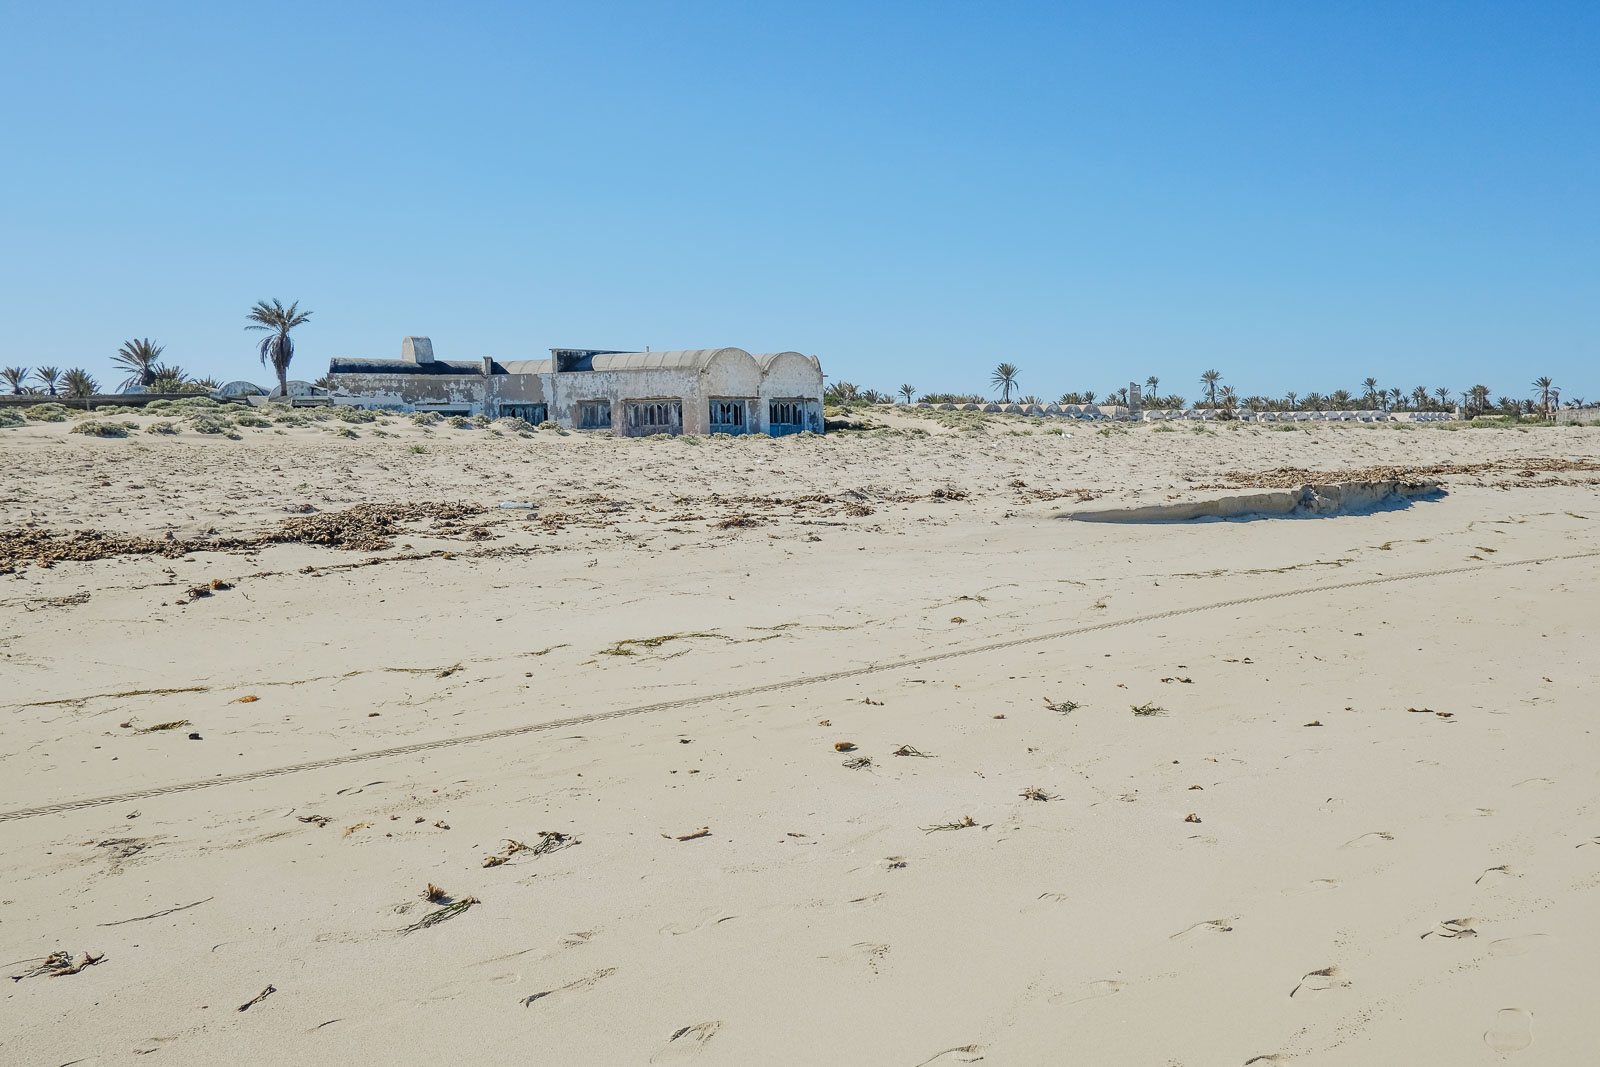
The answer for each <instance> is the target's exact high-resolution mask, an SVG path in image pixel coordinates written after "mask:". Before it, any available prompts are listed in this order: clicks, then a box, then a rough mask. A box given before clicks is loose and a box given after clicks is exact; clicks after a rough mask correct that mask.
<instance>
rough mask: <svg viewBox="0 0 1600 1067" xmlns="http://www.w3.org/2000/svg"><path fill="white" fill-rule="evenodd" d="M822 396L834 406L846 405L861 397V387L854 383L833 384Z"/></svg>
mask: <svg viewBox="0 0 1600 1067" xmlns="http://www.w3.org/2000/svg"><path fill="white" fill-rule="evenodd" d="M822 395H823V396H824V397H826V398H827V399H829V400H832V401H833V402H834V403H836V404H845V405H848V404H849V403H850V402H851V401H853V400H855V399H856V397H858V396H860V395H861V387H860V386H858V385H856V384H855V383H854V382H834V383H833V384H832V385H830V386H828V391H827V392H826V393H824V394H822Z"/></svg>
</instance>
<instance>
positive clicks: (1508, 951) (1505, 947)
mask: <svg viewBox="0 0 1600 1067" xmlns="http://www.w3.org/2000/svg"><path fill="white" fill-rule="evenodd" d="M1554 943H1555V937H1554V936H1553V935H1551V934H1523V935H1522V936H1521V937H1504V938H1501V939H1500V940H1499V941H1491V942H1489V953H1490V955H1494V956H1526V955H1527V954H1528V953H1530V952H1532V951H1534V950H1535V949H1541V948H1544V947H1545V946H1546V945H1551V944H1554Z"/></svg>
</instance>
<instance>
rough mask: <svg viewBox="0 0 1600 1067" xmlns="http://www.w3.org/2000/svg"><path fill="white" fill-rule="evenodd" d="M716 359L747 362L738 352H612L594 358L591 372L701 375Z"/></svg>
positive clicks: (741, 353)
mask: <svg viewBox="0 0 1600 1067" xmlns="http://www.w3.org/2000/svg"><path fill="white" fill-rule="evenodd" d="M718 357H722V358H724V359H729V358H731V359H734V360H741V359H743V360H748V359H750V358H751V356H750V353H748V352H746V351H745V350H744V349H742V348H686V349H682V350H680V351H676V352H616V353H610V354H606V355H598V356H595V357H594V359H593V361H592V364H591V365H592V366H593V367H594V369H595V370H693V371H702V370H705V369H706V368H707V367H709V366H711V364H712V362H713V361H714V360H716V359H717V358H718Z"/></svg>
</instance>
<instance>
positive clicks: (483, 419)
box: [472, 415, 492, 430]
mask: <svg viewBox="0 0 1600 1067" xmlns="http://www.w3.org/2000/svg"><path fill="white" fill-rule="evenodd" d="M491 421H492V420H491V419H490V418H489V416H487V415H474V416H472V425H474V426H476V427H477V428H478V429H480V430H483V429H487V428H488V426H489V423H490V422H491Z"/></svg>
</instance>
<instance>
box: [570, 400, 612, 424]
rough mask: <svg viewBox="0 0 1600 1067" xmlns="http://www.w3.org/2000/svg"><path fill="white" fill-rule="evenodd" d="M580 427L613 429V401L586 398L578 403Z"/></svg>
mask: <svg viewBox="0 0 1600 1067" xmlns="http://www.w3.org/2000/svg"><path fill="white" fill-rule="evenodd" d="M578 429H580V430H609V429H611V401H609V400H585V401H582V402H581V403H579V404H578Z"/></svg>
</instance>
